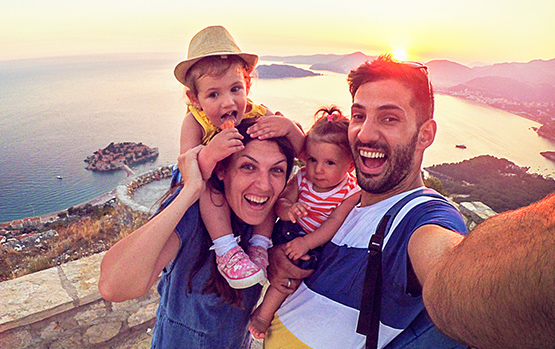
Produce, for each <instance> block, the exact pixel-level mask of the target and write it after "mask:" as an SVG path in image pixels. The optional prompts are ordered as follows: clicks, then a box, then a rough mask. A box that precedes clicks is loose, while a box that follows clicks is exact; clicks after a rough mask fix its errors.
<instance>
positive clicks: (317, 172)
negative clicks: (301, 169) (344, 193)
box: [306, 140, 353, 192]
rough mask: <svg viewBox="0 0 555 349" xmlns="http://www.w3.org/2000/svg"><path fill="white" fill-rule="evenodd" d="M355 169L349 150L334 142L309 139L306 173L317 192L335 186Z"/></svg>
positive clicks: (325, 190)
mask: <svg viewBox="0 0 555 349" xmlns="http://www.w3.org/2000/svg"><path fill="white" fill-rule="evenodd" d="M352 170H353V160H352V158H351V153H350V151H349V150H345V149H342V148H341V147H339V146H338V145H335V144H332V143H325V142H319V141H315V140H307V142H306V174H307V177H308V179H309V180H310V181H311V182H312V184H313V189H314V190H315V191H317V192H327V191H330V190H331V189H333V188H335V187H336V186H337V185H338V184H339V183H341V181H342V180H343V179H344V178H345V176H346V175H347V172H349V171H352Z"/></svg>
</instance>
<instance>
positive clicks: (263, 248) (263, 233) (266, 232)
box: [247, 213, 276, 274]
mask: <svg viewBox="0 0 555 349" xmlns="http://www.w3.org/2000/svg"><path fill="white" fill-rule="evenodd" d="M275 221H276V217H275V216H274V214H273V213H270V214H268V216H267V217H266V219H265V220H264V222H262V223H261V224H259V225H257V226H254V227H253V232H252V238H251V239H250V241H249V246H248V248H247V253H248V254H249V256H250V258H251V260H252V261H253V262H254V264H256V265H257V266H258V267H259V268H260V269H262V270H263V271H264V274H265V273H266V268H267V267H268V249H269V248H270V247H272V240H271V239H270V237H271V236H272V230H273V229H274V222H275Z"/></svg>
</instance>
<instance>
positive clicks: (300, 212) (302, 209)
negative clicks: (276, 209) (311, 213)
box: [287, 202, 308, 223]
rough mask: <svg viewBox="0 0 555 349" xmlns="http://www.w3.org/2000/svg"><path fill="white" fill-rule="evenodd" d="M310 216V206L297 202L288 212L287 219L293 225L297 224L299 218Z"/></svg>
mask: <svg viewBox="0 0 555 349" xmlns="http://www.w3.org/2000/svg"><path fill="white" fill-rule="evenodd" d="M307 215H308V205H307V204H305V203H304V202H295V203H294V204H293V205H291V208H290V209H289V211H288V212H287V217H288V218H289V220H290V221H291V222H293V223H297V218H299V217H306V216H307Z"/></svg>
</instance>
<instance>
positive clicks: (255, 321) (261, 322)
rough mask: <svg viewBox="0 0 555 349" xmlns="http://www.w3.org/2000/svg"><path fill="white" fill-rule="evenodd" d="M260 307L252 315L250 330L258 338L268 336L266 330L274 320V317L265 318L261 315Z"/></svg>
mask: <svg viewBox="0 0 555 349" xmlns="http://www.w3.org/2000/svg"><path fill="white" fill-rule="evenodd" d="M259 309H260V307H259V308H256V309H255V310H254V311H253V312H252V314H251V317H250V323H249V331H250V332H251V334H252V336H253V337H254V338H256V339H263V338H264V337H266V331H267V330H268V327H270V324H271V322H272V319H269V320H268V319H264V318H263V317H262V316H260V310H259Z"/></svg>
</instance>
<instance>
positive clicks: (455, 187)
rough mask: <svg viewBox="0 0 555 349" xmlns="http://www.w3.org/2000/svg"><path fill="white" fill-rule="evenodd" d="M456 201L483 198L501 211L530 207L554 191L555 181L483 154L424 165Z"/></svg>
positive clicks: (509, 162) (482, 200)
mask: <svg viewBox="0 0 555 349" xmlns="http://www.w3.org/2000/svg"><path fill="white" fill-rule="evenodd" d="M425 170H426V171H428V173H430V175H432V176H434V177H436V178H439V179H440V180H441V182H442V183H443V186H444V188H445V190H446V191H447V192H448V193H449V194H451V195H455V201H458V202H462V201H480V202H483V203H484V204H486V205H488V206H489V207H491V208H492V209H493V210H494V211H496V212H498V213H501V212H504V211H508V210H514V209H516V208H519V207H523V206H527V205H529V204H531V203H533V202H536V201H539V200H540V199H542V198H544V197H546V196H547V195H548V194H550V193H553V192H555V180H553V179H552V178H544V177H542V176H540V175H537V174H530V173H528V172H527V171H528V168H524V167H519V166H517V165H515V164H514V163H512V162H511V161H509V160H507V159H499V158H496V157H494V156H491V155H481V156H478V157H475V158H472V159H470V160H464V161H462V162H459V163H454V164H453V163H451V164H441V165H434V166H430V167H426V168H425Z"/></svg>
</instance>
